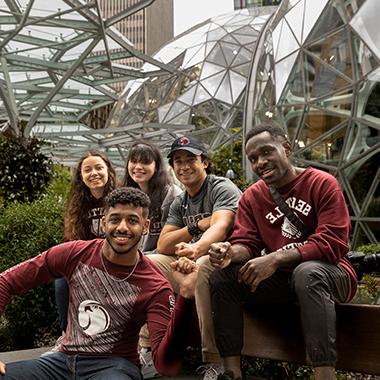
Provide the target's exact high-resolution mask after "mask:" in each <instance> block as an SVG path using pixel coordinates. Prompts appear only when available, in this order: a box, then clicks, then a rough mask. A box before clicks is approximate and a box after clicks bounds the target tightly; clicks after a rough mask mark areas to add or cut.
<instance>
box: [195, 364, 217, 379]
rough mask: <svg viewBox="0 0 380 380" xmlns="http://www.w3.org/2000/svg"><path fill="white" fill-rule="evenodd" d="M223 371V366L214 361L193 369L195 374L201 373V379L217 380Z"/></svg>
mask: <svg viewBox="0 0 380 380" xmlns="http://www.w3.org/2000/svg"><path fill="white" fill-rule="evenodd" d="M222 373H223V366H222V365H221V364H216V363H208V364H204V365H201V366H200V367H198V368H197V369H196V371H195V374H196V375H201V376H202V380H217V379H218V377H219V376H220V375H221V374H222Z"/></svg>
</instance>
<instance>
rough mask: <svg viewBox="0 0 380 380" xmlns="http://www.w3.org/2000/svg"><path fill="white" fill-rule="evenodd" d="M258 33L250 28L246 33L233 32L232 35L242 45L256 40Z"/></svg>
mask: <svg viewBox="0 0 380 380" xmlns="http://www.w3.org/2000/svg"><path fill="white" fill-rule="evenodd" d="M258 35H259V33H257V32H256V31H255V30H253V29H252V31H251V33H250V34H248V35H246V34H245V35H242V34H238V33H234V37H235V38H236V39H237V40H238V41H239V42H240V43H241V44H242V45H245V44H250V43H252V42H253V41H256V40H257V37H258Z"/></svg>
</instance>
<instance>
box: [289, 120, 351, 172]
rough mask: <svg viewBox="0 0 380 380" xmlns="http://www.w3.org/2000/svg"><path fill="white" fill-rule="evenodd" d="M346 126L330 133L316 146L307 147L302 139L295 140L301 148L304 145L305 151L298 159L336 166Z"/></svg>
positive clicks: (341, 151)
mask: <svg viewBox="0 0 380 380" xmlns="http://www.w3.org/2000/svg"><path fill="white" fill-rule="evenodd" d="M346 131H347V125H346V126H345V127H344V128H341V129H339V130H338V131H336V132H334V133H331V134H330V135H328V136H326V137H325V138H323V139H322V140H320V141H319V142H318V143H317V144H313V145H312V146H311V147H309V148H308V147H307V144H305V142H304V141H303V140H302V139H299V140H298V141H297V140H296V141H295V143H296V144H298V146H299V147H301V146H302V145H303V144H305V145H306V149H305V150H304V151H303V152H302V153H301V154H300V155H299V156H300V157H302V158H304V159H306V160H309V161H317V162H320V163H324V164H327V165H330V166H338V164H339V162H340V160H341V158H342V153H343V143H344V138H345V136H346Z"/></svg>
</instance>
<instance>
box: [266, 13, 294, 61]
mask: <svg viewBox="0 0 380 380" xmlns="http://www.w3.org/2000/svg"><path fill="white" fill-rule="evenodd" d="M272 37H273V49H274V51H275V54H274V60H275V61H279V60H280V59H282V58H284V57H286V56H288V55H289V54H292V53H293V52H294V51H295V50H298V49H299V47H300V46H299V44H298V42H297V40H296V39H295V37H294V35H293V33H292V31H291V30H290V28H289V26H288V24H287V22H286V21H285V20H281V22H280V23H279V25H277V27H276V28H275V30H274V31H273V33H272Z"/></svg>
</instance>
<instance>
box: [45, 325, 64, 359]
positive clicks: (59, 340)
mask: <svg viewBox="0 0 380 380" xmlns="http://www.w3.org/2000/svg"><path fill="white" fill-rule="evenodd" d="M65 335H66V333H65V332H64V331H62V335H61V336H60V337H59V338H58V339H57V341H56V342H55V345H54V347H52V348H51V350H49V351H46V352H43V353H42V354H41V357H44V356H48V355H51V354H54V353H55V352H59V350H60V348H61V341H62V339H63V338H64V337H65Z"/></svg>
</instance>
